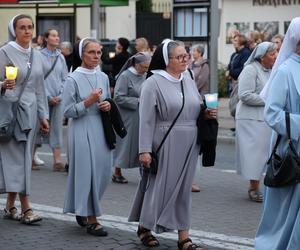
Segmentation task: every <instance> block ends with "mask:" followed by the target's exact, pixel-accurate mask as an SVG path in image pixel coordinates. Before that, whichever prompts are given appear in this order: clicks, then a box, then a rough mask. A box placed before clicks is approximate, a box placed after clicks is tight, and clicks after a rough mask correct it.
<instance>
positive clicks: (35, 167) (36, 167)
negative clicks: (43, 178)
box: [31, 164, 41, 170]
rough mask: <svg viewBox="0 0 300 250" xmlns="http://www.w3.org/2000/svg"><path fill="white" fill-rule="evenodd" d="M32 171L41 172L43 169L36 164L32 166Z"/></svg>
mask: <svg viewBox="0 0 300 250" xmlns="http://www.w3.org/2000/svg"><path fill="white" fill-rule="evenodd" d="M31 170H41V168H40V167H39V166H37V165H35V164H32V166H31Z"/></svg>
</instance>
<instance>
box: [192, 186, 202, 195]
mask: <svg viewBox="0 0 300 250" xmlns="http://www.w3.org/2000/svg"><path fill="white" fill-rule="evenodd" d="M192 192H194V193H198V192H200V188H199V187H198V186H197V185H196V184H193V185H192Z"/></svg>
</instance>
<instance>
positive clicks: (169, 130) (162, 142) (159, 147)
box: [156, 80, 185, 153]
mask: <svg viewBox="0 0 300 250" xmlns="http://www.w3.org/2000/svg"><path fill="white" fill-rule="evenodd" d="M180 84H181V91H182V106H181V109H180V110H179V112H178V114H177V116H176V117H175V119H174V120H173V122H172V124H171V126H170V127H169V129H168V131H167V133H166V134H165V136H164V138H163V139H162V141H161V143H160V145H159V146H158V148H157V150H156V153H158V151H159V150H160V149H161V147H162V145H163V144H164V142H165V140H166V139H167V137H168V135H169V133H170V132H171V129H172V128H173V127H174V125H175V123H176V121H177V119H178V117H179V116H180V114H181V112H182V110H183V107H184V102H185V97H184V88H183V82H182V80H181V82H180Z"/></svg>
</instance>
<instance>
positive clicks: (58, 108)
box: [40, 29, 68, 171]
mask: <svg viewBox="0 0 300 250" xmlns="http://www.w3.org/2000/svg"><path fill="white" fill-rule="evenodd" d="M57 38H58V32H57V31H56V30H55V29H49V30H48V31H47V32H46V33H45V35H44V39H45V41H44V44H43V48H42V49H41V50H40V52H41V54H42V58H43V68H44V72H46V73H45V81H44V83H45V88H46V94H47V100H48V104H49V122H50V132H49V136H48V138H46V139H47V141H46V142H47V143H49V145H50V147H51V148H52V150H53V160H54V164H53V170H54V171H65V168H64V166H63V164H62V163H61V148H62V146H63V124H62V123H63V106H62V103H61V100H62V92H63V87H64V83H65V80H66V78H67V76H68V68H67V64H66V61H65V58H64V56H63V55H62V54H61V52H60V50H59V49H57V46H58V45H59V40H58V39H57ZM53 65H54V67H53Z"/></svg>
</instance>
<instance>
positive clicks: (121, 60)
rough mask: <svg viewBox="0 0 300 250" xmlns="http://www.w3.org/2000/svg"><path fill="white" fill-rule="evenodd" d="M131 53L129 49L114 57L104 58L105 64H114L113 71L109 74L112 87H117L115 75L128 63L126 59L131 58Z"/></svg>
mask: <svg viewBox="0 0 300 250" xmlns="http://www.w3.org/2000/svg"><path fill="white" fill-rule="evenodd" d="M129 57H130V54H129V53H128V52H127V51H122V52H121V53H119V54H117V55H116V56H115V57H113V58H102V61H103V63H104V64H111V65H112V71H111V74H110V75H109V78H110V79H109V83H110V86H111V87H115V84H116V81H115V77H116V75H117V74H119V72H120V70H121V68H122V67H123V65H124V64H125V63H126V61H127V60H128V59H129Z"/></svg>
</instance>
